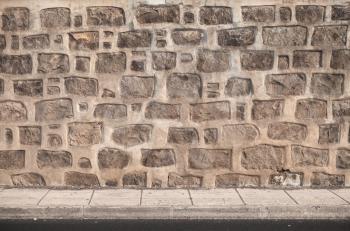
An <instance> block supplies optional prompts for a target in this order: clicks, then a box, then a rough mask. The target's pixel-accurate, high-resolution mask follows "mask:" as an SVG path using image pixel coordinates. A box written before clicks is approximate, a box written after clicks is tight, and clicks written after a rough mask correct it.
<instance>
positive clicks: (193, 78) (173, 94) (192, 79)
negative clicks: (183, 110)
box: [166, 73, 202, 99]
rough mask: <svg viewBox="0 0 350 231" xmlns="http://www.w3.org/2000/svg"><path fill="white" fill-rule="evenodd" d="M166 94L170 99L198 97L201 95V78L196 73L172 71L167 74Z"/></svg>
mask: <svg viewBox="0 0 350 231" xmlns="http://www.w3.org/2000/svg"><path fill="white" fill-rule="evenodd" d="M166 87H167V95H168V97H169V98H172V99H199V98H201V96H202V80H201V77H200V76H199V75H197V74H192V73H173V74H171V75H169V76H168V78H167V82H166Z"/></svg>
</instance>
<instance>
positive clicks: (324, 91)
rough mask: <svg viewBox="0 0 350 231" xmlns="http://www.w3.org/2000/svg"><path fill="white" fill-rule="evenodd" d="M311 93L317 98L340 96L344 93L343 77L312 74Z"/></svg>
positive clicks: (328, 74) (339, 75) (329, 74)
mask: <svg viewBox="0 0 350 231" xmlns="http://www.w3.org/2000/svg"><path fill="white" fill-rule="evenodd" d="M310 90H311V93H313V94H315V95H318V96H325V97H328V96H340V95H342V94H343V91H344V75H343V74H331V73H314V74H312V78H311V87H310Z"/></svg>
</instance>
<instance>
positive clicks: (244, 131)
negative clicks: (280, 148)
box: [222, 124, 259, 144]
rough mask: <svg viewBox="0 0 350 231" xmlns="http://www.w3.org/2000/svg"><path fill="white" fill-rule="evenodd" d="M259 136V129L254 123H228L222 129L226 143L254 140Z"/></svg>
mask: <svg viewBox="0 0 350 231" xmlns="http://www.w3.org/2000/svg"><path fill="white" fill-rule="evenodd" d="M258 136H259V129H258V128H257V127H256V126H255V125H253V124H227V125H224V126H223V129H222V140H223V142H224V143H225V144H237V143H249V142H254V141H255V139H256V138H257V137H258Z"/></svg>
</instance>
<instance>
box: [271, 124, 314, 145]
mask: <svg viewBox="0 0 350 231" xmlns="http://www.w3.org/2000/svg"><path fill="white" fill-rule="evenodd" d="M307 134H308V131H307V126H306V125H304V124H297V123H291V122H274V123H271V124H269V125H268V129H267V136H268V137H269V138H270V139H274V140H288V141H292V142H302V141H304V140H305V139H306V136H307Z"/></svg>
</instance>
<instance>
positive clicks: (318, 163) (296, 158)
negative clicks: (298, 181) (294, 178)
mask: <svg viewBox="0 0 350 231" xmlns="http://www.w3.org/2000/svg"><path fill="white" fill-rule="evenodd" d="M292 160H293V163H294V166H296V167H307V166H314V167H325V166H328V163H329V151H328V149H319V148H311V147H305V146H301V145H292Z"/></svg>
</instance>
